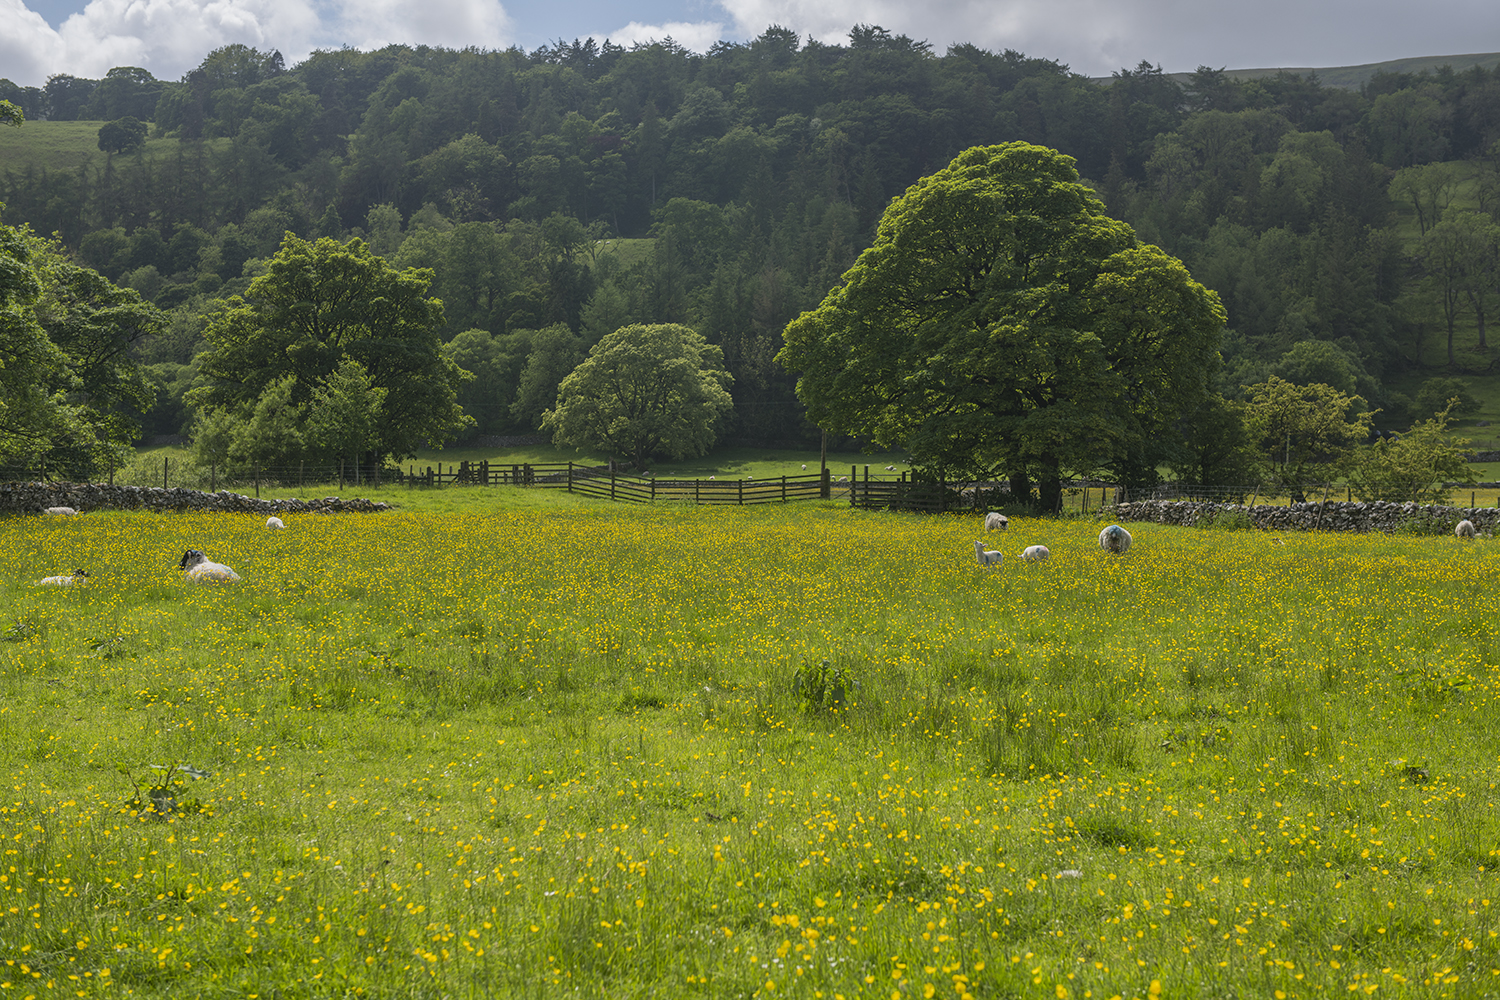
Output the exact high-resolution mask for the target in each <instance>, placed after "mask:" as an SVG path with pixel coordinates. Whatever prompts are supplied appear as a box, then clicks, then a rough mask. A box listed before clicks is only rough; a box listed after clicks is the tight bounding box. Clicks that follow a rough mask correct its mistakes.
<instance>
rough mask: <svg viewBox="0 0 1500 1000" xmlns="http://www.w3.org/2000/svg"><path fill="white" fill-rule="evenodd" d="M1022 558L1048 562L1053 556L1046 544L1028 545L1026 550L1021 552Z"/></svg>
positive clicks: (1030, 560) (1028, 560) (1029, 560)
mask: <svg viewBox="0 0 1500 1000" xmlns="http://www.w3.org/2000/svg"><path fill="white" fill-rule="evenodd" d="M1021 558H1022V559H1025V560H1026V561H1027V562H1046V561H1047V560H1048V559H1051V558H1052V553H1051V552H1050V551H1049V550H1048V549H1047V546H1045V545H1028V546H1026V551H1025V552H1022V553H1021Z"/></svg>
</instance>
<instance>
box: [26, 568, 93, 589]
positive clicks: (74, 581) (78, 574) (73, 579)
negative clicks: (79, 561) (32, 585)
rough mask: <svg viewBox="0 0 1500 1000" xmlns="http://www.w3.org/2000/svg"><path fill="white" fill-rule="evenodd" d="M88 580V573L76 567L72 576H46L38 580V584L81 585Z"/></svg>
mask: <svg viewBox="0 0 1500 1000" xmlns="http://www.w3.org/2000/svg"><path fill="white" fill-rule="evenodd" d="M88 582H89V575H88V573H87V572H86V571H84V570H81V569H75V570H74V571H73V575H72V576H44V577H42V578H41V579H40V580H38V581H37V582H36V585H37V586H38V587H74V586H78V587H81V586H83V585H84V584H85V583H88Z"/></svg>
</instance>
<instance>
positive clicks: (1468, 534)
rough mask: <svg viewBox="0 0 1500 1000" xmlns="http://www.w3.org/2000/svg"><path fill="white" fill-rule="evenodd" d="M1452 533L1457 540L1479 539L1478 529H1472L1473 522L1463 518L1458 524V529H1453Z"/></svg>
mask: <svg viewBox="0 0 1500 1000" xmlns="http://www.w3.org/2000/svg"><path fill="white" fill-rule="evenodd" d="M1453 533H1454V534H1455V535H1457V536H1458V537H1459V538H1478V537H1479V529H1477V528H1475V527H1474V522H1473V521H1470V520H1468V519H1467V518H1465V519H1464V520H1462V521H1459V522H1458V527H1456V528H1454V529H1453Z"/></svg>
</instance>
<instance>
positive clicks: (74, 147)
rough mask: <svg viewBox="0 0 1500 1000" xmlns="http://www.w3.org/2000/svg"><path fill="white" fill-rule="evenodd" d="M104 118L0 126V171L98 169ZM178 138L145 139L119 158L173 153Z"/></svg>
mask: <svg viewBox="0 0 1500 1000" xmlns="http://www.w3.org/2000/svg"><path fill="white" fill-rule="evenodd" d="M104 124H105V123H104V122H96V121H87V122H58V121H28V122H27V123H26V125H25V126H24V127H22V128H8V129H0V173H3V172H5V171H7V170H15V171H24V170H26V169H27V168H28V167H31V168H34V169H37V170H48V171H56V170H77V169H78V168H79V167H88V168H89V169H91V170H97V169H102V168H103V166H104V161H105V159H106V156H105V154H104V153H103V152H102V151H101V150H100V149H99V128H100V126H102V125H104ZM224 141H225V140H209V143H208V145H209V146H210V147H213V146H215V145H222V143H223V142H224ZM180 145H181V140H179V139H175V138H161V137H154V138H151V139H148V140H146V145H145V146H144V147H143V148H142V149H141V151H140V152H139V153H130V154H127V156H125V157H117V161H118V160H119V159H126V158H128V159H132V160H133V159H136V158H137V157H140V158H144V159H146V160H147V161H158V160H162V159H165V158H167V157H171V156H173V155H175V154H176V152H177V150H178V148H179V146H180Z"/></svg>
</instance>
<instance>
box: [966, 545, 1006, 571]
mask: <svg viewBox="0 0 1500 1000" xmlns="http://www.w3.org/2000/svg"><path fill="white" fill-rule="evenodd" d="M974 555H975V557H976V558H978V559H979V565H981V566H999V565H1000V561H1001V560H1002V559H1004V558H1005V557H1004V556H1003V555H1001V554H1000V553H998V552H996V551H995V550H994V549H987V548H985V547H984V543H983V542H981V541H978V540H977V539H976V540H975V542H974Z"/></svg>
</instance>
